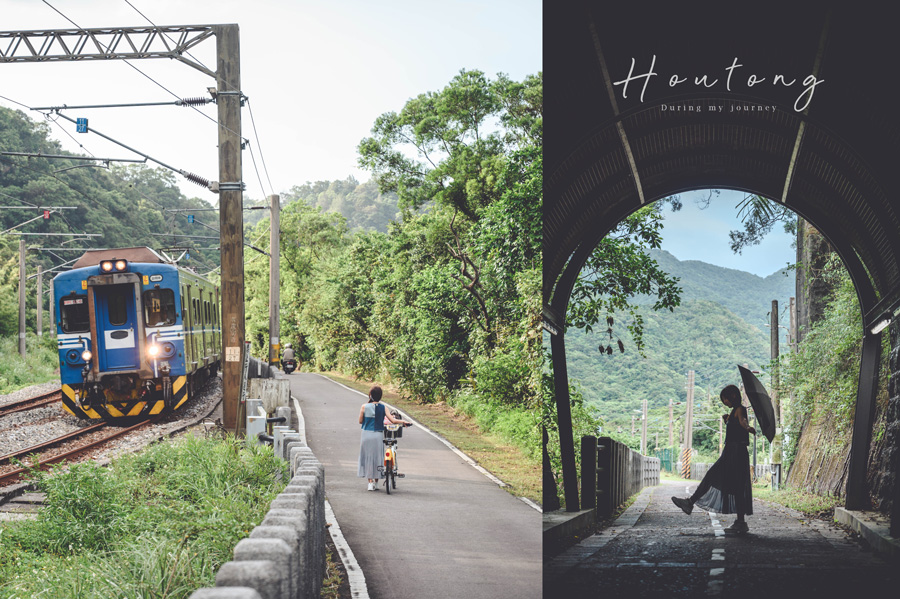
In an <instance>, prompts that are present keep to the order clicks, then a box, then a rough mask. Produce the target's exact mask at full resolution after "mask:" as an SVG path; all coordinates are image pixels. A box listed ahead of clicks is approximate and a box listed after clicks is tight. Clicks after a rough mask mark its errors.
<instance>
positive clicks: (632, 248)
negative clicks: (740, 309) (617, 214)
mask: <svg viewBox="0 0 900 599" xmlns="http://www.w3.org/2000/svg"><path fill="white" fill-rule="evenodd" d="M662 228H663V217H662V210H661V203H659V202H658V203H655V204H651V205H650V206H646V207H644V208H641V209H640V210H638V211H637V212H635V213H633V214H631V215H630V216H628V217H627V218H626V219H625V220H623V221H622V222H621V223H619V225H618V226H617V227H616V228H615V230H614V231H613V232H612V233H610V234H609V235H607V236H606V237H604V238H603V239H602V240H601V241H600V243H599V244H597V247H596V248H594V251H593V252H591V255H590V257H589V258H588V261H587V263H586V264H585V265H584V267H583V268H582V269H581V272H580V273H579V274H578V279H577V280H576V281H575V286H574V288H573V289H572V297H571V298H570V300H569V308H568V313H567V314H566V320H567V322H566V325H567V327H569V328H571V327H575V328H577V329H581V330H583V331H585V332H587V333H590V332H591V331H592V330H593V329H594V326H595V325H596V324H597V323H600V322H603V323H604V324H606V335H607V337H608V340H607V341H606V345H605V351H606V353H607V354H608V355H612V353H613V347H612V340H613V336H614V327H615V326H616V320H617V319H618V320H620V321H621V320H625V322H626V326H627V329H628V332H629V333H630V335H629V336H630V338H631V340H632V341H633V342H634V346H635V348H636V349H637V351H638V352H643V351H644V337H643V335H644V313H645V312H646V310H643V311H642V310H641V309H640V306H639V304H638V303H637V299H638V298H639V297H643V298H649V300H650V301H649V302H647V303H648V304H649V307H650V308H651V309H652V310H654V311H655V310H669V311H672V310H674V309H675V307H676V306H678V304H679V302H680V301H681V298H680V294H681V289H680V288H679V287H678V278H677V277H671V276H669V274H668V273H666V272H665V271H664V270H663V269H662V268H660V266H659V264H658V263H657V262H656V260H655V259H654V257H653V256H652V255H651V254H650V251H651V250H654V249H659V247H660V244H661V243H662ZM617 345H618V349H619V351H620V352H624V351H625V347H624V343H623V341H622V338H621V336H619V338H618V339H617ZM598 351H603V345H602V344H601V346H600V347H599V348H598Z"/></svg>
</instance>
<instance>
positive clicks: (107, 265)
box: [100, 260, 113, 272]
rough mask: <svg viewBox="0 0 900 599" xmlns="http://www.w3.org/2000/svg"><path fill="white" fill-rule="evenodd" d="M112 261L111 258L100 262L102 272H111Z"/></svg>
mask: <svg viewBox="0 0 900 599" xmlns="http://www.w3.org/2000/svg"><path fill="white" fill-rule="evenodd" d="M112 269H113V263H112V260H104V261H103V262H101V263H100V270H102V271H103V272H112Z"/></svg>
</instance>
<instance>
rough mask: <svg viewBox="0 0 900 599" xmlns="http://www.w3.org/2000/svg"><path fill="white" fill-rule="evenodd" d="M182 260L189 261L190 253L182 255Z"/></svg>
mask: <svg viewBox="0 0 900 599" xmlns="http://www.w3.org/2000/svg"><path fill="white" fill-rule="evenodd" d="M184 259H185V260H190V259H191V253H190V252H185V254H184Z"/></svg>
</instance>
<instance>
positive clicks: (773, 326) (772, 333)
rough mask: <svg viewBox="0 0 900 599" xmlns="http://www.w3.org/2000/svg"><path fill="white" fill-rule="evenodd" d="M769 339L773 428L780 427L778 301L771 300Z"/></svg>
mask: <svg viewBox="0 0 900 599" xmlns="http://www.w3.org/2000/svg"><path fill="white" fill-rule="evenodd" d="M769 339H770V353H771V355H770V357H771V359H772V362H773V363H775V368H773V369H772V388H771V389H769V392H770V393H771V395H772V407H773V408H775V427H776V428H777V427H779V426H781V404H780V401H779V399H778V383H779V380H780V377H779V373H778V351H779V350H778V300H772V312H771V320H770V322H769Z"/></svg>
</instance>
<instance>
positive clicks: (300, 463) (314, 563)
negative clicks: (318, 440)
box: [190, 433, 327, 599]
mask: <svg viewBox="0 0 900 599" xmlns="http://www.w3.org/2000/svg"><path fill="white" fill-rule="evenodd" d="M297 437H299V435H297V434H296V433H294V436H293V437H292V436H291V435H286V436H285V439H284V441H283V442H282V443H281V444H280V449H281V454H280V455H281V457H282V458H283V459H285V460H287V461H288V462H289V463H290V467H291V480H290V481H289V483H288V485H287V487H285V489H284V491H282V492H281V494H279V495H278V496H277V497H276V498H275V499H274V500H272V503H271V505H270V506H269V511H268V513H267V514H266V516H265V518H264V519H263V521H262V523H260V525H259V526H257V527H256V528H254V529H253V530H252V531H251V532H250V536H249V537H248V538H246V539H242V540H241V541H240V542H239V543H238V544H237V546H236V547H235V548H234V560H233V561H230V562H228V563H225V564H223V565H222V567H221V568H220V569H219V572H218V573H217V574H216V586H215V588H204V589H198V590H197V591H194V593H193V594H192V595H191V597H190V599H317V598H318V597H319V591H320V589H321V588H322V580H323V578H324V577H325V535H326V534H327V531H326V528H325V468H324V467H323V466H322V463H321V462H319V460H318V459H316V456H315V455H313V452H312V449H310V448H309V447H307V446H306V444H305V443H304V442H303V441H301V440H299V439H298V438H297Z"/></svg>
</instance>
